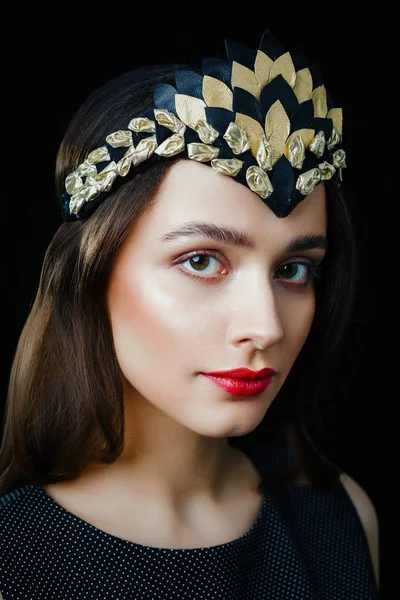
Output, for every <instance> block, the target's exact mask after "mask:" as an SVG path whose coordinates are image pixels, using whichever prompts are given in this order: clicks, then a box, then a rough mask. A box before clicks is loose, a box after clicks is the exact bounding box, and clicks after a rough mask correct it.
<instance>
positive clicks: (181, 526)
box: [0, 30, 378, 599]
mask: <svg viewBox="0 0 400 600" xmlns="http://www.w3.org/2000/svg"><path fill="white" fill-rule="evenodd" d="M227 52H228V60H227V61H223V60H220V59H218V60H217V59H205V60H204V63H203V70H202V71H201V72H200V71H197V70H192V71H188V70H187V69H186V67H185V66H182V65H171V66H170V67H168V66H164V67H153V68H143V69H137V70H135V71H132V72H130V73H127V74H125V75H123V76H120V77H119V78H117V79H115V80H114V81H112V82H110V83H108V84H106V85H105V86H103V87H102V88H101V89H100V90H98V91H96V92H94V93H93V94H92V95H91V96H90V97H89V98H88V100H87V101H86V102H85V103H84V104H83V106H82V107H81V108H80V110H79V111H78V113H77V114H76V116H75V118H74V119H73V120H72V122H71V124H70V127H69V129H68V131H67V133H66V135H65V138H64V140H63V142H62V145H61V148H60V151H59V154H58V158H57V169H56V170H57V174H56V177H57V187H58V190H59V195H60V197H61V198H62V210H63V217H64V221H65V222H64V223H63V224H62V225H61V226H60V228H59V230H58V231H57V232H56V234H55V236H54V238H53V240H52V242H51V244H50V246H49V248H48V251H47V253H46V257H45V260H44V265H43V271H42V276H41V282H40V286H39V291H38V294H37V298H36V301H35V304H34V306H33V308H32V311H31V314H30V316H29V318H28V320H27V323H26V325H25V328H24V330H23V332H22V335H21V338H20V341H19V345H18V349H17V353H16V356H15V360H14V365H13V369H12V373H11V379H10V389H9V398H8V403H7V411H6V419H5V425H4V434H3V441H2V446H1V452H0V493H1V494H2V496H1V498H0V532H1V533H0V535H1V542H2V543H1V545H0V548H1V549H0V566H1V571H0V591H1V592H2V593H3V596H4V598H6V599H7V598H8V597H13V598H22V597H27V596H29V595H32V596H34V595H35V597H43V598H44V597H57V598H60V599H63V598H71V597H73V598H79V597H82V598H84V597H85V598H104V597H109V598H132V597H135V598H150V597H151V598H153V597H157V598H170V597H180V598H199V599H200V598H229V599H231V598H238V599H239V598H240V599H243V598H249V599H250V598H251V599H253V598H272V597H277V598H283V597H293V598H344V597H346V598H349V599H350V598H360V597H362V598H377V597H378V564H377V562H378V561H377V545H378V526H377V520H376V513H375V510H374V507H373V505H372V503H371V501H370V500H369V498H368V496H367V495H366V493H365V492H364V491H363V490H362V488H361V487H360V486H359V485H358V484H357V483H356V482H355V481H354V480H353V479H352V478H351V477H349V476H348V475H346V474H344V473H342V472H341V471H340V469H339V468H338V467H337V466H336V465H333V464H332V463H330V462H329V461H327V460H326V459H325V458H324V457H323V456H322V455H321V454H320V453H319V452H318V450H317V448H316V445H315V443H314V442H313V440H312V433H310V432H311V430H312V428H313V416H314V415H315V402H316V400H317V399H318V386H319V383H320V382H321V380H322V378H323V376H324V372H325V371H324V369H325V368H326V366H327V365H328V363H329V361H330V360H331V358H332V356H333V353H334V351H336V349H337V347H338V344H339V340H340V338H341V335H342V334H343V331H344V328H345V325H346V322H347V319H348V317H349V314H350V310H351V302H350V300H351V298H352V295H353V282H354V279H355V272H354V238H353V233H352V230H351V225H350V220H349V216H348V212H347V210H346V205H345V202H344V200H343V198H342V195H341V192H340V190H339V185H340V180H341V176H342V169H343V168H345V166H346V162H345V153H344V150H343V148H342V143H341V142H342V136H341V128H342V118H341V110H340V109H338V108H336V107H335V106H334V105H333V104H332V101H331V99H330V97H329V96H328V95H327V93H326V90H325V88H324V86H323V84H322V81H321V78H320V74H319V73H318V71H317V70H316V69H315V68H313V67H308V66H307V64H306V62H305V58H304V57H303V56H302V55H301V54H300V53H299V52H290V53H289V52H286V51H285V49H283V48H282V46H281V45H280V44H279V42H278V41H277V40H276V39H275V38H274V37H273V36H272V34H271V33H270V32H269V31H268V30H267V31H266V32H265V34H264V35H263V37H262V39H261V42H260V45H259V49H258V51H257V52H255V51H251V50H249V49H247V48H243V47H242V46H239V45H236V44H233V43H227ZM227 371H228V373H226V372H227ZM38 594H39V596H38Z"/></svg>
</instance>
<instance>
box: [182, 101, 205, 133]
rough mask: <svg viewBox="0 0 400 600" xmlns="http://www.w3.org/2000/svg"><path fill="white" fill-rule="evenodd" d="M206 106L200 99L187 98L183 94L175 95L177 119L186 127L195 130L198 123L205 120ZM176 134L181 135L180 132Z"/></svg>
mask: <svg viewBox="0 0 400 600" xmlns="http://www.w3.org/2000/svg"><path fill="white" fill-rule="evenodd" d="M205 107H206V104H205V102H204V101H203V100H200V98H194V97H193V96H187V95H185V94H175V109H176V112H177V113H178V117H179V118H180V120H181V121H182V123H185V125H187V126H188V127H191V128H192V129H194V130H195V129H196V125H197V123H198V122H199V121H205V120H206V111H205ZM177 133H182V132H181V131H179V132H177Z"/></svg>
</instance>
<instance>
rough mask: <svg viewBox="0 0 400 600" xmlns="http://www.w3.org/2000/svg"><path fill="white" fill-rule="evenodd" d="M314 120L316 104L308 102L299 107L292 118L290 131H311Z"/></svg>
mask: <svg viewBox="0 0 400 600" xmlns="http://www.w3.org/2000/svg"><path fill="white" fill-rule="evenodd" d="M313 119H314V103H313V101H312V100H306V101H305V102H302V103H301V104H299V105H298V107H297V108H296V110H295V111H294V112H293V113H292V114H291V116H290V131H297V130H298V129H311V125H310V123H311V121H312V120H313Z"/></svg>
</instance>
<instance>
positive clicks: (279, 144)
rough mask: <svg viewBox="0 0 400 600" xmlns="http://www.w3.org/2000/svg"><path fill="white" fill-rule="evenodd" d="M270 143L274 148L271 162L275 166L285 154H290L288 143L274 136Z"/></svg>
mask: <svg viewBox="0 0 400 600" xmlns="http://www.w3.org/2000/svg"><path fill="white" fill-rule="evenodd" d="M268 141H269V143H270V144H271V148H272V158H271V161H272V166H273V165H274V164H275V163H276V162H277V161H278V160H279V159H280V157H281V156H282V155H283V154H285V155H287V154H288V149H287V146H286V143H285V142H284V141H283V140H281V138H278V137H275V136H274V135H271V137H270V138H269V140H268Z"/></svg>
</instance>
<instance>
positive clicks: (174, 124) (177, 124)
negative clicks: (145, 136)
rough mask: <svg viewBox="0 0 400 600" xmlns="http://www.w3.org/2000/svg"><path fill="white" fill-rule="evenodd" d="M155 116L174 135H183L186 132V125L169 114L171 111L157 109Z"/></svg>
mask: <svg viewBox="0 0 400 600" xmlns="http://www.w3.org/2000/svg"><path fill="white" fill-rule="evenodd" d="M154 116H155V118H156V120H157V122H158V123H159V124H160V125H162V126H163V127H166V128H167V129H170V130H171V131H173V132H174V133H180V134H183V133H184V132H185V130H186V125H185V124H184V123H182V121H180V120H179V119H177V118H176V116H175V115H174V114H173V113H172V112H169V110H164V109H160V108H155V109H154Z"/></svg>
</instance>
